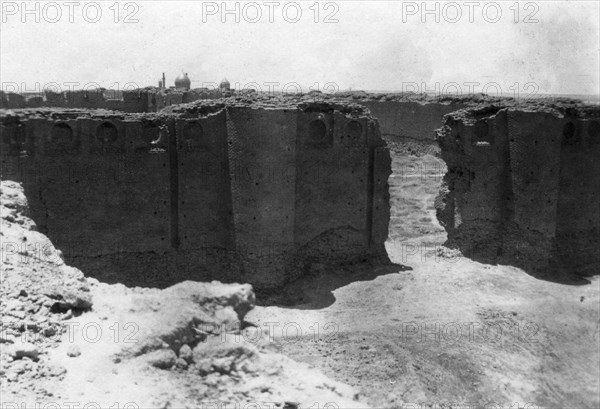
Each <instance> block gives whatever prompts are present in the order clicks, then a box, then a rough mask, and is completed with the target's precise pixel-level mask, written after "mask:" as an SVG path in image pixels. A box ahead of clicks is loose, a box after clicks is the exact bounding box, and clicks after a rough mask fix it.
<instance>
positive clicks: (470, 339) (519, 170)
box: [0, 95, 600, 409]
mask: <svg viewBox="0 0 600 409" xmlns="http://www.w3.org/2000/svg"><path fill="white" fill-rule="evenodd" d="M308 99H314V98H312V97H311V98H308ZM331 99H336V98H323V99H322V100H320V101H310V102H309V103H307V101H305V100H304V99H302V100H300V101H298V100H294V101H289V100H287V101H282V100H281V99H278V98H268V97H265V98H257V97H256V96H252V97H236V98H233V99H230V100H229V101H225V102H223V101H212V102H210V103H206V102H197V103H193V104H189V105H181V106H174V107H172V108H170V109H167V110H165V111H164V112H162V113H158V114H139V115H137V114H136V115H133V116H128V115H129V114H128V115H125V114H122V113H118V112H108V111H82V110H80V109H76V110H56V111H54V110H48V109H47V108H44V109H41V110H40V111H36V110H28V111H27V113H25V114H20V113H18V112H17V111H13V112H11V113H10V115H8V114H7V113H6V112H4V113H3V115H4V116H3V118H4V122H3V124H4V128H3V137H2V143H3V144H4V145H3V150H2V151H3V153H2V155H3V174H2V179H12V180H3V182H2V186H1V189H2V197H1V200H2V230H1V237H0V238H1V240H2V251H3V254H2V257H3V259H2V273H1V274H2V285H1V287H0V290H1V292H2V303H1V304H0V305H1V308H2V310H1V313H2V322H3V328H2V329H3V331H2V333H1V339H0V342H1V344H0V345H1V347H2V354H1V358H2V363H1V367H0V371H1V372H2V385H1V387H2V390H1V393H2V402H3V404H4V405H6V404H9V403H10V404H12V403H15V404H21V403H26V404H27V405H29V406H28V407H30V406H31V407H33V403H35V402H39V403H45V404H47V403H52V402H55V403H57V404H58V405H59V407H68V406H65V403H68V402H77V403H78V404H79V407H83V406H84V405H85V404H88V403H92V404H93V403H97V404H98V405H100V406H101V407H117V406H116V405H118V407H119V408H121V407H131V408H134V407H138V408H142V407H161V408H169V407H172V408H175V407H190V408H197V407H207V408H208V407H235V406H233V405H234V404H235V403H239V404H240V406H239V407H242V408H243V407H253V408H254V407H260V408H262V407H265V408H267V407H279V408H288V409H291V408H295V407H313V408H316V407H319V408H323V407H329V408H344V407H361V408H362V407H365V408H366V407H368V406H369V405H370V406H371V407H385V408H415V407H416V408H431V407H471V408H473V407H475V408H480V407H481V408H491V407H494V408H499V407H500V408H517V407H518V408H542V407H543V408H564V407H570V408H571V407H572V408H595V407H598V406H599V405H600V400H599V398H598V391H599V390H600V385H599V380H600V368H599V367H598V364H597V363H598V362H599V361H600V351H599V347H598V342H599V340H600V329H599V326H598V324H599V323H600V311H599V308H600V307H599V305H600V298H599V294H600V284H599V283H600V280H598V277H597V268H598V264H597V263H598V259H597V254H598V253H599V251H597V250H598V246H597V243H598V220H599V219H598V217H600V208H599V206H600V201H599V200H598V196H597V194H598V193H597V192H598V191H599V189H600V187H599V186H598V181H599V179H598V178H597V175H598V173H599V172H598V169H597V163H598V162H599V161H598V160H596V159H598V157H599V154H598V137H599V135H598V118H599V111H598V108H597V107H592V108H590V107H582V106H579V105H578V104H576V103H573V102H572V101H570V102H565V103H564V104H562V103H551V104H527V105H519V104H517V103H516V102H512V101H496V100H494V101H487V102H486V101H482V100H475V101H474V100H457V101H454V100H453V101H428V100H423V101H415V100H414V99H411V100H410V101H405V100H403V99H402V98H395V97H385V98H381V99H375V98H372V97H370V96H364V95H363V96H361V95H355V96H350V97H349V96H344V97H343V98H342V97H340V98H337V100H335V101H332V100H331ZM350 100H351V102H352V103H349V101H350ZM388 102H393V104H389V105H388ZM355 103H358V105H360V104H363V106H369V104H371V105H372V106H373V107H370V106H369V108H370V109H371V112H370V113H369V111H368V110H367V109H365V108H364V107H363V106H356V105H355ZM430 103H431V106H432V107H431V110H428V109H427V106H428V105H429V104H430ZM482 103H484V104H483V105H482ZM378 104H381V105H378ZM236 105H237V106H239V105H242V106H243V109H240V110H238V111H236V109H235V108H234V106H236ZM457 109H458V111H456V110H457ZM375 110H379V111H378V114H377V115H375V114H373V112H375ZM290 112H291V113H290ZM232 113H233V115H232ZM445 114H448V115H447V116H446V117H445V119H444V120H443V119H442V116H443V115H445ZM378 116H381V117H382V118H381V119H380V122H381V124H378V123H377V121H375V119H374V117H378ZM7 118H8V119H7ZM17 118H18V120H16V119H17ZM356 123H358V125H359V126H357V125H356ZM61 124H64V125H61ZM106 124H112V125H113V127H114V129H113V127H111V125H106ZM7 127H10V131H7ZM67 128H68V129H67ZM438 128H440V130H439V131H438V133H437V138H438V141H439V146H438V143H437V142H436V141H435V140H434V138H435V135H436V134H435V132H434V130H435V129H438ZM30 129H35V130H37V131H32V130H30ZM7 135H9V136H7ZM77 135H78V136H77ZM382 137H383V139H382ZM547 139H548V141H547ZM384 140H385V141H384ZM77 141H79V142H77ZM54 142H60V144H58V145H55V144H54ZM386 143H387V146H389V147H390V149H391V175H390V162H389V157H388V156H387V149H386V148H385V145H386ZM7 146H8V148H9V149H8V150H7V149H4V148H6V147H7ZM55 146H58V147H59V149H58V150H56V149H55ZM5 152H8V153H5ZM244 152H245V153H246V154H244ZM328 152H329V153H328ZM332 152H333V154H332ZM123 158H126V159H127V160H122V159H123ZM224 158H225V160H223V159H224ZM332 158H333V159H334V160H333V161H332V160H331V159H332ZM340 158H342V159H341V160H340ZM107 159H112V160H107ZM174 161H176V165H175V166H174ZM244 161H247V163H248V164H249V165H251V166H231V165H232V164H236V163H238V164H239V163H245V162H244ZM45 163H53V164H54V166H53V167H47V168H46V167H44V164H45ZM200 163H205V164H206V163H208V164H212V165H210V166H208V167H202V166H200V165H199V164H200ZM221 163H227V164H228V166H227V167H225V168H222V167H221V165H219V166H215V165H216V164H221ZM132 164H133V166H132ZM163 165H164V166H163ZM40 166H41V167H40ZM163 168H164V169H165V170H163ZM190 168H191V170H184V169H190ZM40 169H42V170H43V171H38V170H40ZM46 169H49V170H47V171H46ZM69 169H75V170H76V171H71V172H70V173H69V172H67V176H64V174H65V170H67V171H68V170H69ZM81 169H83V171H82V170H81ZM282 169H284V170H283V171H282ZM278 170H279V171H278ZM338 170H342V172H341V174H338V173H337V172H334V171H338ZM7 172H11V174H10V178H9V177H8V176H7V175H8V173H7ZM186 172H189V173H186ZM32 176H33V179H32ZM108 176H110V177H108ZM388 176H389V178H388ZM19 178H20V179H19ZM63 178H64V179H63ZM100 180H102V181H105V182H106V183H108V185H98V184H94V183H97V182H98V181H100ZM94 181H95V182H94ZM64 183H68V185H67V186H68V189H67V190H66V192H65V191H62V192H61V193H58V192H59V191H58V190H53V189H52V186H58V185H61V184H62V185H64ZM82 184H83V186H82ZM62 188H63V189H64V186H62ZM388 191H389V199H388ZM190 192H191V193H190ZM215 198H216V199H215ZM331 198H339V200H338V201H337V202H335V201H334V202H331V201H330V200H329V199H331ZM74 199H76V200H74ZM388 200H389V206H388ZM65 202H67V203H70V205H69V207H67V208H66V209H65V208H64V207H63V206H62V205H61V203H65ZM94 206H96V207H94ZM92 209H96V210H93V211H92ZM123 209H125V210H126V211H125V212H124V213H123V214H122V215H121V214H120V213H119V212H121V211H123ZM199 210H200V211H199ZM132 214H139V217H137V218H136V217H132V216H131V215H132ZM184 218H185V219H186V220H184ZM188 218H191V220H190V221H188V220H187V219H188ZM73 220H75V221H77V223H71V222H72V221H73ZM103 221H104V222H103ZM165 221H166V223H165ZM82 223H89V224H88V225H85V224H82ZM103 223H104V224H103ZM89 226H93V228H90V227H89ZM115 228H118V229H119V230H118V232H119V234H116V235H111V231H112V230H114V229H115ZM94 231H98V232H99V234H98V235H96V236H94V234H92V233H93V232H94ZM42 232H43V233H45V235H44V234H42ZM211 232H217V234H215V235H210V234H209V233H211ZM272 235H275V237H276V238H275V239H274V240H271V241H269V240H262V241H258V242H257V241H255V240H253V237H255V236H256V237H260V238H261V239H264V238H266V237H271V236H272ZM46 236H47V237H46ZM74 238H75V239H74ZM386 239H387V240H386ZM58 242H60V243H61V245H62V244H64V249H63V248H61V245H58V244H57V243H58ZM53 243H54V244H53ZM282 243H283V245H281V244H282ZM55 245H56V247H55ZM384 247H385V248H384ZM57 248H58V249H57ZM61 250H62V251H61ZM63 259H64V260H66V261H67V263H65V261H63ZM71 262H72V263H73V264H74V265H80V266H82V267H81V268H82V271H83V273H82V272H81V271H79V270H78V269H77V268H74V267H70V265H71ZM136 263H137V264H136ZM84 266H88V267H89V268H90V270H89V272H88V271H87V270H86V268H85V267H84ZM84 274H85V275H84ZM92 277H94V278H92ZM215 279H216V280H220V281H225V282H230V284H222V283H219V282H212V283H209V282H208V281H210V280H215ZM201 281H205V282H201ZM120 282H121V283H120ZM122 282H127V284H128V286H126V285H124V284H122ZM235 282H249V283H251V284H252V285H253V286H254V287H255V288H258V289H259V290H260V291H257V294H258V295H255V293H254V291H253V289H252V287H251V286H250V285H248V284H235ZM148 287H154V288H148ZM160 288H162V289H160ZM255 304H256V305H255ZM292 359H293V360H294V361H292ZM299 362H300V363H299ZM128 403H129V404H130V406H126V405H127V404H128ZM225 404H228V405H229V406H225ZM327 404H329V406H327ZM210 405H213V406H210ZM215 405H216V406H215ZM249 405H250V406H249ZM252 405H254V406H252ZM71 406H73V405H71ZM7 407H10V406H7ZM74 407H77V406H74ZM89 407H93V406H89Z"/></svg>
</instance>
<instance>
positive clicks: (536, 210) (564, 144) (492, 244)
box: [438, 106, 600, 274]
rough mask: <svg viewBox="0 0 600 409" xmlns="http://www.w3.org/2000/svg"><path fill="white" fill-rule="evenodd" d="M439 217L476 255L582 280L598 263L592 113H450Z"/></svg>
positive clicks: (597, 125) (597, 118)
mask: <svg viewBox="0 0 600 409" xmlns="http://www.w3.org/2000/svg"><path fill="white" fill-rule="evenodd" d="M438 140H439V143H440V146H441V149H442V157H443V159H444V160H445V161H446V163H447V165H448V174H447V175H446V177H445V185H444V187H443V188H442V194H441V195H440V197H439V198H438V199H439V201H438V218H439V220H440V222H441V223H442V224H443V225H444V226H445V228H446V230H447V231H448V239H449V244H451V245H453V246H458V247H459V248H461V249H462V251H463V253H464V254H465V255H467V256H471V257H473V258H475V259H481V260H486V261H499V262H507V263H511V264H516V265H519V266H522V267H525V268H527V269H531V270H542V271H544V270H545V271H547V270H548V269H549V268H552V269H554V268H557V269H561V270H567V271H569V272H576V273H580V274H592V273H597V272H598V268H599V267H600V108H598V107H581V106H580V107H575V106H571V107H569V106H567V107H561V106H558V107H538V108H535V109H534V108H531V107H525V108H518V107H509V108H507V107H493V106H492V107H485V108H479V109H470V110H463V111H458V112H455V113H452V114H449V115H448V116H447V117H446V120H445V126H444V127H443V128H442V129H440V131H439V134H438Z"/></svg>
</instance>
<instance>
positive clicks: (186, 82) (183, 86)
mask: <svg viewBox="0 0 600 409" xmlns="http://www.w3.org/2000/svg"><path fill="white" fill-rule="evenodd" d="M191 85H192V81H190V79H189V78H188V75H187V72H186V73H185V74H183V73H181V75H179V76H178V77H177V78H175V89H177V90H181V91H189V90H190V87H191Z"/></svg>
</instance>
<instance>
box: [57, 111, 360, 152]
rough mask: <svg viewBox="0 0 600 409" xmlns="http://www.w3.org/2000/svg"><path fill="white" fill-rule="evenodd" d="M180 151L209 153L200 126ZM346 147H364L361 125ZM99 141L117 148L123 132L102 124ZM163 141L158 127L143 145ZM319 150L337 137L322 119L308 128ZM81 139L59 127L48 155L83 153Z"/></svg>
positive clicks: (146, 131) (190, 126) (191, 129)
mask: <svg viewBox="0 0 600 409" xmlns="http://www.w3.org/2000/svg"><path fill="white" fill-rule="evenodd" d="M181 136H182V138H181V139H180V148H182V149H189V150H205V149H208V146H207V145H206V144H205V142H204V141H203V139H204V138H203V137H204V130H203V128H202V125H201V124H200V123H198V122H189V123H187V124H186V125H185V126H184V127H183V129H182V135H181ZM340 138H341V141H342V143H343V144H348V145H354V144H361V142H362V138H363V127H362V125H361V124H360V122H358V121H354V120H353V121H350V122H348V123H347V124H346V125H345V127H344V131H343V133H342V135H341V136H340ZM95 139H96V141H97V144H98V146H99V149H103V148H110V147H113V146H114V145H115V144H116V143H117V142H118V140H119V131H118V129H117V127H116V126H115V125H114V124H113V123H111V122H108V121H106V122H102V123H101V124H99V125H98V126H97V127H96V130H95ZM157 141H160V128H159V126H158V125H156V124H152V125H148V126H145V127H143V130H142V135H141V141H140V142H141V143H142V144H143V145H146V146H149V145H151V144H153V143H156V142H157ZM307 142H308V143H309V144H310V145H312V146H315V147H328V146H332V145H333V134H332V133H331V132H329V131H328V129H327V125H326V124H325V122H324V121H323V120H321V119H316V120H313V121H311V122H310V123H309V126H308V141H307ZM80 148H81V138H80V135H77V134H76V133H75V132H73V129H72V127H71V126H70V125H69V124H68V123H66V122H59V123H56V124H55V125H54V126H53V127H52V130H51V132H50V138H49V140H48V141H47V143H46V144H45V152H46V153H47V154H76V153H79V152H80Z"/></svg>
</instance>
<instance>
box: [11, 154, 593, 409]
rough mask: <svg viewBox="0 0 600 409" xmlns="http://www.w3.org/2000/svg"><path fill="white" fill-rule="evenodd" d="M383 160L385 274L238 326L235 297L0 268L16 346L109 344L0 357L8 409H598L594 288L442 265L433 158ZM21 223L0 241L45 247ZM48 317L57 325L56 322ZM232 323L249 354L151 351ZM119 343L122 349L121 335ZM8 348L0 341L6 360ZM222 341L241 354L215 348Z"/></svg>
mask: <svg viewBox="0 0 600 409" xmlns="http://www.w3.org/2000/svg"><path fill="white" fill-rule="evenodd" d="M392 148H393V151H394V152H393V170H394V172H393V174H392V176H391V177H390V194H391V208H392V209H391V222H390V229H389V239H388V241H387V243H386V246H387V250H388V253H389V256H390V258H391V261H392V264H391V265H384V266H372V265H362V266H348V267H346V268H341V269H339V270H336V271H328V270H327V268H326V267H324V266H315V268H314V271H313V272H312V274H311V275H310V276H308V277H305V278H303V279H302V280H300V281H297V282H295V283H293V284H292V285H290V286H289V287H288V288H287V289H286V290H285V291H284V292H281V293H278V294H272V295H270V296H268V297H263V296H260V294H259V297H258V299H257V300H256V303H257V304H258V306H257V307H255V308H254V309H252V310H250V311H249V312H248V314H247V315H246V316H245V317H244V314H240V313H239V312H238V314H237V315H235V314H232V310H231V307H230V304H231V301H230V300H232V299H236V300H237V301H235V303H236V304H235V305H243V310H244V311H243V312H244V313H245V312H247V311H246V310H248V309H250V308H251V304H252V299H251V298H250V296H249V295H248V294H249V293H248V291H247V288H245V287H243V286H242V287H235V286H234V287H227V288H226V289H225V290H222V289H221V290H217V292H223V291H224V292H225V293H227V294H229V295H227V297H222V296H220V298H219V297H216V298H214V296H211V297H213V298H210V297H209V296H208V295H207V296H202V297H207V298H206V299H203V298H202V297H200V298H198V296H197V295H196V296H193V294H191V293H190V292H192V293H193V292H194V291H195V290H194V288H196V287H194V285H191V284H185V283H184V284H183V285H179V286H174V287H172V288H171V289H167V290H162V291H161V290H148V289H141V288H134V289H129V288H127V287H125V286H122V285H107V284H102V283H98V282H97V281H95V280H87V281H86V279H85V278H84V277H83V275H82V274H81V273H79V272H78V271H76V270H75V269H71V268H68V267H66V266H64V264H62V265H61V264H60V262H59V263H56V264H52V263H50V264H48V263H46V264H43V263H42V264H40V263H41V262H40V261H39V260H37V259H34V258H30V256H31V255H27V254H21V256H22V258H24V259H25V260H28V263H26V264H19V263H16V264H15V263H13V262H9V263H7V264H6V265H5V266H3V279H4V281H3V282H2V291H3V297H5V296H8V298H9V299H7V300H4V299H3V302H2V309H3V310H2V311H3V321H5V319H6V320H8V319H9V318H10V320H13V321H15V322H21V321H23V320H24V321H25V322H29V323H27V324H25V329H26V330H27V329H31V328H34V329H35V331H37V332H38V333H42V334H47V333H51V334H53V333H54V332H55V331H56V328H57V326H58V325H59V321H60V320H71V321H73V322H76V323H78V324H80V327H79V328H82V327H85V325H89V324H91V323H93V324H94V325H99V327H98V328H101V329H102V331H104V332H105V334H106V336H103V339H102V341H101V342H79V343H77V342H74V343H73V342H66V341H64V339H63V341H62V342H59V343H52V344H51V345H50V344H48V343H44V342H42V343H40V344H37V345H36V346H34V347H31V346H30V347H31V348H32V350H29V351H25V352H23V353H25V354H32V355H31V356H32V359H30V358H29V357H28V356H25V358H21V359H18V360H13V358H8V360H7V359H6V355H3V362H2V365H0V366H1V367H0V372H1V373H2V393H3V398H2V399H3V402H4V403H7V402H19V401H25V402H33V401H35V402H45V403H48V402H60V401H65V400H68V399H71V400H73V399H75V400H76V401H77V402H80V403H82V404H83V403H85V402H103V403H105V404H106V405H110V404H114V402H117V403H120V407H124V405H123V404H124V403H125V402H134V403H135V402H137V407H139V408H141V407H161V408H175V407H198V405H201V404H202V402H205V401H206V400H207V399H208V400H211V401H223V402H224V401H234V402H235V401H242V402H249V401H257V400H262V401H271V402H275V401H277V402H279V404H278V405H279V406H271V407H279V408H287V409H290V408H297V407H320V408H322V407H327V408H330V409H333V408H342V407H366V406H367V405H370V406H371V407H375V408H429V407H435V408H458V407H461V408H462V407H464V408H466V407H469V408H480V407H481V408H484V407H485V408H527V409H533V408H574V409H583V408H597V407H599V406H600V399H599V397H598V393H599V390H600V388H599V381H600V369H599V365H598V362H599V361H600V356H599V355H600V353H599V345H598V341H599V337H600V332H599V331H600V330H599V322H600V319H599V318H600V311H599V305H600V304H599V303H600V300H599V293H600V291H599V290H600V285H599V283H600V280H599V279H598V277H597V276H596V277H593V278H591V279H590V280H589V281H588V280H581V279H574V278H572V279H571V278H563V279H561V280H554V281H558V282H554V281H549V280H543V279H538V278H535V277H533V276H531V275H529V274H528V273H527V272H525V271H523V270H521V269H518V268H515V267H512V266H504V265H484V264H480V263H477V262H473V261H471V260H469V259H466V258H463V257H461V256H460V254H458V253H457V252H455V251H452V250H449V249H444V248H443V247H441V246H442V244H443V243H444V241H445V237H446V236H445V231H444V229H443V228H442V226H440V225H439V224H438V222H437V219H436V217H435V208H434V201H435V196H436V194H437V191H438V189H439V185H440V183H441V179H442V176H443V174H444V172H445V166H444V163H443V162H442V161H441V160H440V159H438V158H437V157H436V156H435V148H433V147H425V148H424V149H421V148H419V147H416V148H415V147H413V148H415V149H413V148H411V149H406V146H400V145H394V144H392ZM4 193H6V192H4ZM20 207H22V204H19V203H16V204H15V205H11V208H10V209H8V213H7V214H3V219H4V220H3V221H2V222H3V228H4V229H5V230H4V232H3V240H20V241H24V240H30V241H32V240H39V239H40V238H39V237H38V234H37V233H36V232H34V231H31V230H29V227H30V226H29V224H30V223H31V221H30V220H27V219H21V218H20V216H19V208H20ZM7 226H8V227H7ZM11 234H12V235H15V237H14V238H12V239H11V238H10V237H8V236H10V235H11ZM42 239H43V240H47V239H45V238H42ZM17 256H18V255H17ZM40 268H41V269H44V270H42V271H44V274H46V275H48V276H52V277H58V279H56V281H53V282H52V284H55V285H56V286H57V290H56V293H52V294H49V293H48V291H47V290H46V287H47V285H48V282H35V281H34V282H33V284H32V283H31V282H30V283H27V282H26V281H24V280H26V279H28V278H29V277H39V276H40V273H39V271H40V270H39V269H40ZM36 269H37V272H36ZM83 274H85V272H83ZM7 278H8V279H7ZM195 285H196V286H199V287H198V291H201V292H202V291H204V290H202V288H204V287H202V285H200V284H195ZM24 286H26V288H27V290H25V291H23V290H24V288H25V287H24ZM215 288H217V289H218V288H220V287H215ZM212 291H215V290H214V289H213V290H212ZM208 294H209V295H210V292H209V293H208ZM190 296H192V298H190ZM194 297H195V298H194ZM88 298H91V299H93V309H92V311H90V312H86V313H84V314H81V315H79V313H80V312H81V311H79V310H83V309H86V308H88V307H89V305H88V301H89V300H88ZM174 299H177V300H178V301H177V303H174V302H172V300H174ZM198 299H200V300H203V301H202V303H203V304H202V306H201V308H200V309H198V306H197V305H195V304H197V303H198ZM57 300H58V301H57ZM194 300H195V301H194ZM57 303H58V305H59V307H58V311H52V310H53V309H56V308H55V307H56V305H57ZM207 306H208V307H207ZM69 308H72V310H69ZM207 308H208V309H207ZM236 308H237V307H236ZM63 309H64V310H63ZM205 310H206V311H208V312H205ZM31 311H37V312H35V313H33V312H31ZM71 311H75V312H76V314H75V315H76V316H72V312H71ZM203 311H204V312H203ZM207 313H208V315H209V317H204V318H202V317H203V316H204V315H206V314H207ZM198 314H200V318H198ZM203 314H204V315H203ZM157 317H159V318H157ZM238 318H239V319H240V320H243V321H244V323H245V324H244V325H243V326H244V327H246V328H245V329H244V331H242V335H243V338H240V335H239V334H237V335H235V334H229V335H227V334H223V333H221V334H217V335H214V337H217V338H214V337H213V338H211V339H219V338H220V339H221V342H220V343H219V342H217V343H216V344H214V343H213V344H211V343H210V342H209V343H207V344H206V343H205V344H198V345H197V346H196V347H194V348H193V352H192V351H191V349H190V350H188V351H187V353H186V354H187V355H186V356H187V357H188V358H189V359H188V361H189V362H184V361H185V358H182V356H183V353H182V352H181V350H180V352H179V359H177V358H178V357H177V356H176V355H175V354H174V353H173V352H172V351H171V350H170V349H169V347H171V348H173V345H166V346H165V345H164V341H163V345H162V346H161V345H158V346H157V345H155V344H156V340H159V344H160V339H162V340H164V339H171V340H172V339H176V340H177V341H178V342H179V340H182V339H184V337H183V336H182V333H181V331H182V329H183V330H186V328H187V330H189V328H190V323H193V322H194V321H195V320H199V319H212V320H215V322H220V323H227V324H228V325H229V324H235V323H236V322H237V323H238V324H239V321H238ZM32 321H33V322H32ZM113 322H120V323H132V322H133V323H137V325H138V328H142V329H144V328H145V329H146V332H144V331H142V332H141V333H140V334H142V335H143V336H142V338H141V339H142V340H143V344H142V345H141V346H140V345H134V350H131V348H132V347H131V345H129V346H128V345H125V346H124V345H123V344H122V343H120V342H115V341H114V339H113V338H114V330H115V327H114V324H113ZM21 329H22V328H21ZM121 330H122V332H121V333H120V334H121V336H123V337H125V336H127V335H129V334H130V332H128V331H130V330H131V328H121ZM173 334H175V335H173ZM38 335H39V334H38ZM17 336H18V332H17V335H16V336H11V335H10V334H8V335H7V334H6V333H5V332H3V334H2V339H0V341H1V345H0V346H1V347H2V348H3V351H2V352H3V354H4V352H5V351H6V348H8V347H12V345H11V343H13V342H17V340H16V337H17ZM224 336H225V338H227V337H229V338H231V337H232V336H233V337H237V339H234V341H233V342H230V341H226V342H225V341H223V340H224V339H225V338H223V337H224ZM209 338H210V337H209ZM119 339H121V338H119ZM240 339H241V341H240ZM182 342H183V341H182ZM211 345H212V346H211ZM124 347H126V348H125V349H123V348H124ZM127 348H129V349H127ZM135 348H137V349H135ZM157 348H158V349H157ZM161 348H162V349H161ZM207 348H208V349H207ZM211 348H213V349H211ZM207 351H208V352H207ZM278 353H281V354H278ZM207 354H208V356H209V358H206V356H207ZM33 355H35V356H33ZM38 355H39V356H38ZM286 356H287V357H286ZM288 357H289V358H292V359H293V360H296V361H300V362H301V363H302V364H300V365H298V364H296V363H294V362H292V361H291V360H289V359H288ZM192 361H193V362H194V363H192ZM207 365H208V366H207ZM164 368H170V370H165V369H164ZM211 368H212V369H211ZM323 374H324V375H323ZM326 377H328V378H329V379H332V380H329V379H328V378H326ZM343 384H347V385H350V387H347V386H346V385H343ZM286 402H287V403H286ZM294 402H296V403H298V402H302V404H303V405H304V406H297V404H296V403H294ZM305 402H315V404H317V405H318V406H314V405H313V406H310V405H311V404H310V403H308V404H305ZM317 402H318V403H317ZM103 407H104V406H103ZM107 407H108V406H107ZM132 407H135V406H132ZM200 407H202V406H200ZM204 407H209V406H204ZM227 407H229V406H227ZM232 407H233V406H232ZM265 407H266V406H265Z"/></svg>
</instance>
